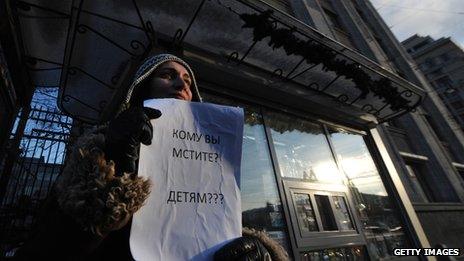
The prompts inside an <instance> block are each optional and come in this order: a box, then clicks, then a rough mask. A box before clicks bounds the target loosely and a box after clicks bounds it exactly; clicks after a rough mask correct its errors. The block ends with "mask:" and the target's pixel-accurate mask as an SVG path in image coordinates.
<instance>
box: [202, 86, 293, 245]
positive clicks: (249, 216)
mask: <svg viewBox="0 0 464 261" xmlns="http://www.w3.org/2000/svg"><path fill="white" fill-rule="evenodd" d="M203 98H204V99H205V100H206V101H208V102H213V103H217V104H225V105H232V106H239V107H242V108H243V109H244V110H245V124H244V127H243V144H242V163H241V179H240V190H241V196H242V224H243V226H246V227H250V228H257V229H264V230H266V231H267V233H268V234H269V235H270V236H271V237H272V238H274V239H275V240H276V241H278V242H279V243H281V245H282V246H284V247H286V248H287V251H288V250H289V244H288V236H287V229H286V223H285V220H284V214H283V212H282V203H281V201H280V197H279V194H278V191H277V182H276V178H275V174H274V169H273V167H272V163H271V158H270V154H269V149H268V144H267V139H266V136H265V132H264V126H263V123H262V117H261V114H260V113H259V110H258V109H257V108H255V107H252V106H248V105H244V104H237V103H236V102H232V101H231V100H229V99H226V98H223V97H217V96H212V95H208V94H203ZM289 252H290V251H289Z"/></svg>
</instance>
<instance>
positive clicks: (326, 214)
mask: <svg viewBox="0 0 464 261" xmlns="http://www.w3.org/2000/svg"><path fill="white" fill-rule="evenodd" d="M314 198H315V199H316V204H317V209H318V210H319V216H320V217H321V223H322V228H323V229H324V231H335V230H338V228H337V223H336V222H335V217H334V213H333V211H332V207H331V205H330V200H329V196H325V195H314Z"/></svg>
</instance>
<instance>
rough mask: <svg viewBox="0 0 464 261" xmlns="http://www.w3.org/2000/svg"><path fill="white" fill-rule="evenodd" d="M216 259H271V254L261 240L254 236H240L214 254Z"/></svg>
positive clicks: (237, 260)
mask: <svg viewBox="0 0 464 261" xmlns="http://www.w3.org/2000/svg"><path fill="white" fill-rule="evenodd" d="M214 260H215V261H219V260H221V261H229V260H230V261H232V260H235V261H270V260H272V259H271V255H270V254H269V251H268V250H267V249H266V247H264V245H263V244H262V243H261V241H260V240H259V239H258V238H256V237H253V236H244V237H239V238H237V239H235V240H233V241H231V242H229V243H227V244H226V245H225V246H223V247H222V248H221V249H219V250H218V251H217V252H216V253H215V254H214Z"/></svg>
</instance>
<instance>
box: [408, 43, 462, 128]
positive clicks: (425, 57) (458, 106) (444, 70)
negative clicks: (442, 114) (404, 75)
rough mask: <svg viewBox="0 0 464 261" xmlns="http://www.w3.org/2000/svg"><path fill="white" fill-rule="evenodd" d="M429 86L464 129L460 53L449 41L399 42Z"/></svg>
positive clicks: (457, 46)
mask: <svg viewBox="0 0 464 261" xmlns="http://www.w3.org/2000/svg"><path fill="white" fill-rule="evenodd" d="M402 44H403V46H404V48H406V50H407V51H408V53H409V54H410V55H411V56H412V58H413V59H414V61H415V62H416V64H417V65H418V66H419V69H420V70H421V71H422V72H423V73H424V75H425V76H426V77H427V80H428V81H429V83H430V85H431V86H432V87H433V88H434V90H435V91H436V92H437V94H438V96H439V97H440V98H441V100H442V101H443V103H445V105H446V107H447V108H448V110H449V112H450V113H451V115H453V117H454V120H455V121H456V122H457V123H458V124H459V125H460V126H461V128H462V129H464V76H463V74H464V51H463V50H462V48H461V47H460V46H459V45H457V44H456V43H455V42H453V41H452V40H451V39H450V38H440V39H438V40H434V39H433V38H431V37H430V36H425V37H423V36H419V35H413V36H411V37H409V38H408V39H406V40H404V41H403V42H402Z"/></svg>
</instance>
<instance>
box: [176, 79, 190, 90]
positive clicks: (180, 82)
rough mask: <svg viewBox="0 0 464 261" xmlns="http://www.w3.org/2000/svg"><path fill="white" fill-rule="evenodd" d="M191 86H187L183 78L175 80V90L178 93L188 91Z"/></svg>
mask: <svg viewBox="0 0 464 261" xmlns="http://www.w3.org/2000/svg"><path fill="white" fill-rule="evenodd" d="M188 87H189V86H188V84H187V82H186V81H185V80H184V79H182V77H180V76H178V77H176V78H175V80H174V88H175V89H176V90H177V91H182V90H184V89H187V88H188Z"/></svg>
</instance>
